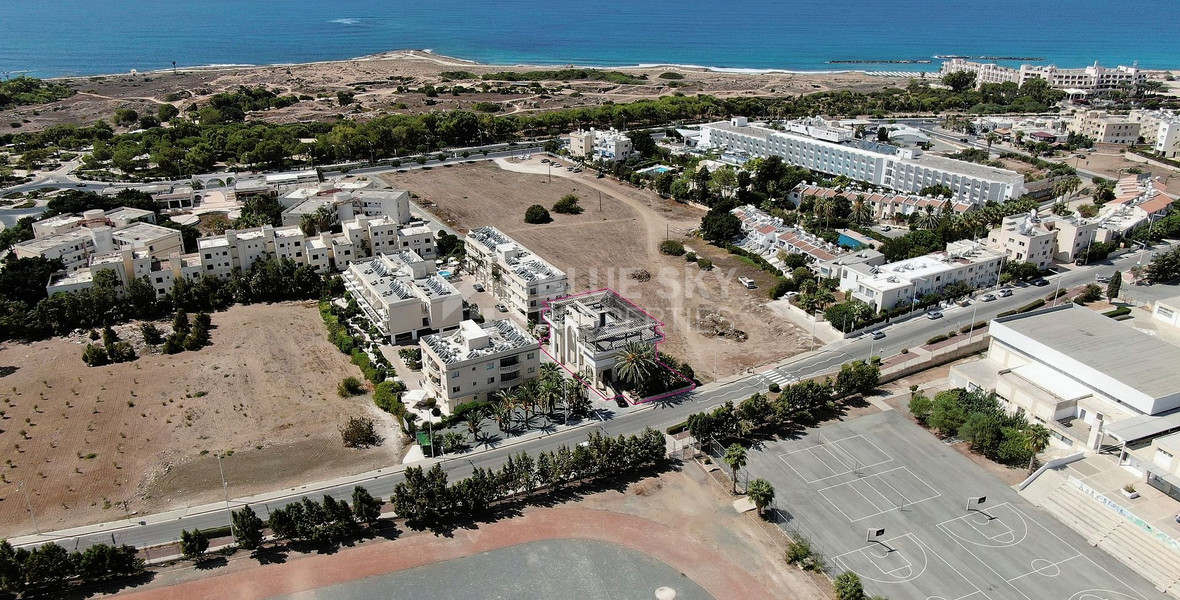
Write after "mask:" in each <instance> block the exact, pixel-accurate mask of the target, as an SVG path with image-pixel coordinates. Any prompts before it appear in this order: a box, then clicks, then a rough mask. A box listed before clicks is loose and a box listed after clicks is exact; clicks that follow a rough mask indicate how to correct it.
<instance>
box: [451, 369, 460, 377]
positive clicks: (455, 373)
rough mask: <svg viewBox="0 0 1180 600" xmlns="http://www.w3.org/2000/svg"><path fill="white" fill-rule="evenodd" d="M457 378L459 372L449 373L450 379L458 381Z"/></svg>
mask: <svg viewBox="0 0 1180 600" xmlns="http://www.w3.org/2000/svg"><path fill="white" fill-rule="evenodd" d="M458 378H459V372H458V371H453V372H452V373H451V379H458Z"/></svg>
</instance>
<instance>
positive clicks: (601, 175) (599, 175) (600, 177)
mask: <svg viewBox="0 0 1180 600" xmlns="http://www.w3.org/2000/svg"><path fill="white" fill-rule="evenodd" d="M597 177H598V178H599V179H602V178H603V177H606V175H603V174H602V173H599V174H598V176H597Z"/></svg>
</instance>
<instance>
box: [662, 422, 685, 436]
mask: <svg viewBox="0 0 1180 600" xmlns="http://www.w3.org/2000/svg"><path fill="white" fill-rule="evenodd" d="M687 429H688V423H677V424H675V425H673V426H671V427H669V428H667V429H665V430H664V431H665V432H666V433H667V434H668V435H676V434H678V433H682V432H684V431H685V430H687Z"/></svg>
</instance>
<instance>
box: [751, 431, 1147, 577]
mask: <svg viewBox="0 0 1180 600" xmlns="http://www.w3.org/2000/svg"><path fill="white" fill-rule="evenodd" d="M749 469H750V476H751V477H765V478H767V479H769V480H770V481H771V483H773V484H774V487H775V489H776V490H777V491H778V497H777V498H776V505H777V509H778V511H779V515H780V516H781V517H782V519H783V521H784V522H785V523H786V527H787V528H789V529H791V530H793V531H797V532H800V533H802V534H803V535H805V536H806V537H808V538H810V539H811V540H812V542H813V548H815V549H818V550H820V551H821V552H822V553H823V555H824V559H825V561H826V562H827V565H828V568H829V572H832V573H839V572H843V571H846V570H850V571H854V572H856V573H857V574H858V575H860V578H861V579H862V581H864V584H865V589H866V591H867V592H868V593H870V594H877V595H882V596H885V597H888V598H892V599H894V600H929V599H934V598H937V599H941V600H987V599H990V600H1001V599H1005V600H1006V599H1011V600H1099V599H1110V600H1145V599H1148V600H1162V599H1163V598H1164V596H1163V595H1162V594H1160V593H1159V592H1157V591H1156V590H1155V589H1153V588H1152V586H1151V585H1150V584H1148V583H1147V582H1146V581H1144V580H1143V578H1142V577H1140V576H1138V575H1136V574H1135V573H1133V572H1132V571H1130V570H1129V569H1128V568H1127V567H1125V566H1123V565H1122V564H1121V563H1119V562H1118V561H1117V560H1115V559H1114V558H1113V557H1111V556H1109V555H1107V554H1105V553H1103V552H1102V551H1100V550H1096V549H1094V548H1092V547H1090V545H1089V544H1087V543H1086V541H1085V540H1084V539H1083V538H1082V537H1081V536H1079V535H1078V534H1076V533H1074V532H1073V531H1072V530H1070V529H1069V528H1068V527H1066V526H1065V525H1063V524H1062V523H1060V522H1058V521H1057V520H1055V519H1054V518H1053V517H1051V516H1050V515H1048V514H1047V513H1045V512H1044V511H1042V510H1040V509H1039V508H1037V507H1035V506H1033V505H1032V504H1031V503H1029V502H1028V501H1026V500H1025V499H1024V498H1022V497H1020V496H1019V495H1018V494H1017V493H1016V492H1015V491H1014V490H1013V489H1012V488H1010V487H1009V486H1007V485H1006V484H1004V483H1003V482H1001V481H999V480H997V479H995V478H993V477H992V476H991V475H989V474H987V473H986V472H984V471H983V470H982V469H980V468H978V467H977V466H975V465H973V464H972V463H971V462H970V461H968V460H967V459H966V458H964V457H963V456H961V455H959V454H958V453H957V452H955V451H954V450H953V449H951V448H949V447H947V446H946V445H945V444H943V443H942V442H940V441H939V440H938V439H936V438H935V437H934V436H932V435H930V434H929V433H928V432H926V431H925V430H923V429H921V428H920V427H918V426H917V425H915V424H913V423H911V422H909V421H908V420H907V419H906V417H904V416H903V415H901V414H900V413H899V412H898V411H885V412H882V413H878V414H874V415H868V416H864V417H860V418H857V419H854V420H850V421H846V422H843V423H838V424H834V425H829V426H826V427H821V428H819V429H815V430H809V431H808V432H807V433H806V434H805V435H804V436H802V437H801V438H799V439H796V440H784V441H776V442H772V443H768V444H766V445H765V446H764V448H763V449H762V450H760V451H758V452H754V453H751V454H750V467H749ZM978 497H985V498H986V501H984V502H983V503H982V504H978V505H973V506H972V508H970V509H969V508H968V499H969V498H978ZM870 537H872V538H873V539H871V540H870Z"/></svg>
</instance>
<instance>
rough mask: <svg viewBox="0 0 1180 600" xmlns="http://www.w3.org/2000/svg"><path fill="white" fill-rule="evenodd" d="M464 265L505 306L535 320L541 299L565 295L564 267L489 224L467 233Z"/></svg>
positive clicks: (545, 299) (566, 286) (567, 289)
mask: <svg viewBox="0 0 1180 600" xmlns="http://www.w3.org/2000/svg"><path fill="white" fill-rule="evenodd" d="M464 244H465V246H466V248H467V257H466V268H467V271H468V272H469V273H471V274H472V275H473V276H474V277H475V279H476V280H477V281H478V282H479V283H481V284H482V285H484V286H485V287H486V288H487V289H488V290H489V291H491V292H492V294H494V295H495V296H496V297H497V298H499V299H500V301H501V302H503V303H504V305H505V307H506V308H508V309H509V310H511V311H513V312H516V313H517V314H520V315H522V316H524V317H525V318H527V319H529V320H530V321H533V322H539V320H540V314H541V309H542V307H543V305H544V303H545V302H547V301H549V300H553V299H555V298H560V297H562V296H565V295H566V294H567V293H568V292H569V282H568V280H567V278H566V274H565V272H564V271H562V270H560V269H558V268H556V267H554V266H553V265H551V264H549V263H548V262H546V261H545V260H544V259H542V258H541V257H539V256H537V255H536V254H534V253H532V252H530V251H529V249H528V248H525V247H524V246H522V245H520V244H518V243H517V242H516V240H513V239H512V238H510V237H508V236H507V235H505V234H504V232H502V231H500V230H499V229H496V228H495V227H492V226H486V227H480V228H479V229H473V230H471V231H469V232H468V233H467V237H466V238H464Z"/></svg>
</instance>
